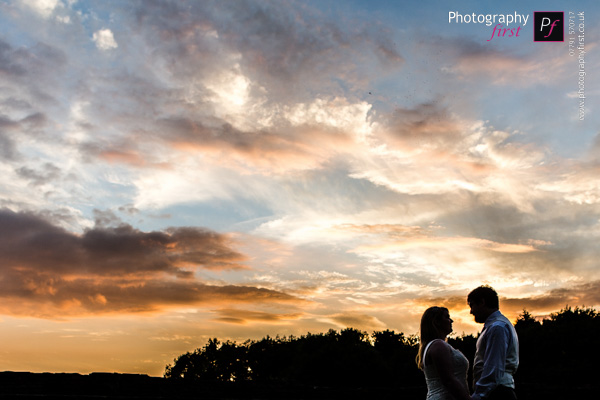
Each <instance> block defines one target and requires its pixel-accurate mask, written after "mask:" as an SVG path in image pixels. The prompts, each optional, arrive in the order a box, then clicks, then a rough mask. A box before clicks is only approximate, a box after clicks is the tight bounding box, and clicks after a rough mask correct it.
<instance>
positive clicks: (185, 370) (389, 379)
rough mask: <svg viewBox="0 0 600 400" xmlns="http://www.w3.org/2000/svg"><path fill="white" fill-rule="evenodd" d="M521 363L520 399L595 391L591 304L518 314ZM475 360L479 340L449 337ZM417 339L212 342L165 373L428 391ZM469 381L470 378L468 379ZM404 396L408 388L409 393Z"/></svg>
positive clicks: (335, 335) (339, 336)
mask: <svg viewBox="0 0 600 400" xmlns="http://www.w3.org/2000/svg"><path fill="white" fill-rule="evenodd" d="M515 329H516V330H517V334H518V335H519V343H520V358H521V359H520V365H519V369H518V371H517V374H516V375H515V379H516V381H517V392H518V393H519V394H520V395H522V396H520V397H522V398H528V399H536V398H576V397H577V396H582V395H583V396H585V395H589V394H591V393H595V390H596V389H597V388H598V384H597V383H596V377H595V373H596V372H597V370H598V369H597V361H598V359H599V358H600V346H598V337H600V315H599V314H598V312H596V311H595V310H594V309H591V308H579V307H576V308H575V309H572V308H571V307H568V306H567V307H566V308H565V309H563V310H561V311H559V312H557V313H553V314H551V315H550V316H549V317H548V318H546V319H544V320H542V321H540V320H538V319H536V318H534V317H533V316H532V315H531V314H530V313H529V312H528V311H527V310H523V313H522V314H521V315H519V317H518V319H517V321H516V324H515ZM449 342H450V344H451V345H452V346H454V347H455V348H457V349H459V350H460V351H462V352H463V354H464V355H465V356H466V357H467V358H468V359H469V360H470V362H471V363H472V361H473V357H474V354H475V345H476V342H477V337H475V336H474V335H462V336H460V337H452V338H450V339H449ZM417 347H418V339H417V337H416V336H408V337H407V336H405V335H404V333H401V332H400V333H396V332H394V331H390V330H385V331H378V332H373V334H372V335H368V334H367V333H366V332H363V331H360V330H357V329H353V328H347V329H344V330H342V331H341V332H337V331H335V330H329V331H328V332H326V333H319V334H312V333H308V334H306V335H304V336H300V337H294V336H290V337H288V338H286V337H283V338H280V337H279V336H278V337H276V338H271V337H269V336H267V337H265V338H263V339H261V340H259V341H246V342H245V343H243V344H241V345H238V344H236V343H235V342H230V341H227V342H224V343H221V342H219V340H218V339H216V338H214V339H210V340H209V341H208V343H207V344H206V345H205V346H204V347H202V348H198V349H196V350H195V351H194V352H192V353H190V352H188V353H185V354H183V355H181V356H179V357H178V358H177V359H176V360H174V363H173V365H168V366H167V368H166V370H165V377H166V378H168V379H172V380H181V381H186V380H188V381H195V382H205V383H233V382H238V383H239V382H246V383H248V384H249V383H252V384H258V385H263V386H265V385H266V386H269V387H271V386H279V387H300V386H303V387H329V388H371V389H370V390H375V389H376V388H382V387H388V388H391V387H395V388H398V387H403V388H408V387H412V388H414V390H412V391H411V393H412V394H414V395H415V396H416V397H419V396H421V397H422V395H424V390H425V381H424V379H423V374H422V372H421V371H419V370H418V368H417V367H416V365H415V361H414V359H415V355H416V353H417ZM469 379H471V377H469ZM404 393H406V391H404Z"/></svg>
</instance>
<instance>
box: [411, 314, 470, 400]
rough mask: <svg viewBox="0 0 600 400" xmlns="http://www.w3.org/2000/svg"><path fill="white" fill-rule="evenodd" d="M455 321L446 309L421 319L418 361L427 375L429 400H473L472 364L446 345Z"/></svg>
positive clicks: (425, 315)
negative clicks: (470, 387) (469, 375)
mask: <svg viewBox="0 0 600 400" xmlns="http://www.w3.org/2000/svg"><path fill="white" fill-rule="evenodd" d="M452 322H453V321H452V319H451V318H450V313H449V312H448V309H447V308H444V307H430V308H428V309H427V310H425V312H424V313H423V316H422V317H421V334H420V344H419V353H418V354H417V359H416V361H417V366H418V367H419V368H420V369H422V370H423V372H424V373H425V382H426V383H427V400H471V396H470V395H469V389H468V384H467V371H468V370H469V361H468V360H467V358H466V357H465V356H464V355H463V354H462V353H461V352H460V351H458V350H456V349H455V348H454V347H452V346H450V345H449V344H448V343H447V336H448V335H449V334H450V333H451V332H452Z"/></svg>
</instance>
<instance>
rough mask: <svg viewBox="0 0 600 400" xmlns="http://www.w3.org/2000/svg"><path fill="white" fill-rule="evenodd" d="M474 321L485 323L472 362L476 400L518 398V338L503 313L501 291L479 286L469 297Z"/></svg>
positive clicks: (509, 399)
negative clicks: (516, 376) (515, 378)
mask: <svg viewBox="0 0 600 400" xmlns="http://www.w3.org/2000/svg"><path fill="white" fill-rule="evenodd" d="M467 303H468V304H469V307H470V308H471V314H473V316H474V317H475V322H479V323H482V324H483V330H482V331H481V334H480V335H479V338H478V339H477V348H476V351H475V361H474V363H473V386H474V393H473V397H472V398H473V400H516V398H517V396H516V394H515V381H514V379H513V374H514V373H515V372H516V370H517V367H518V366H519V339H518V338H517V332H516V331H515V328H514V327H513V325H512V324H511V323H510V321H509V320H508V319H507V318H506V317H505V316H504V315H502V314H501V313H500V307H499V301H498V294H497V293H496V291H495V290H494V289H492V288H491V287H490V286H480V287H478V288H476V289H474V290H473V291H472V292H471V293H469V295H468V296H467Z"/></svg>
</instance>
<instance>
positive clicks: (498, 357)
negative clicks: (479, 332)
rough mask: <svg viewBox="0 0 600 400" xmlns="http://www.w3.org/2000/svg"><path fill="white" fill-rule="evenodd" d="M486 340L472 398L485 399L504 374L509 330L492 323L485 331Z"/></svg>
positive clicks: (475, 399)
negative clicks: (479, 374)
mask: <svg viewBox="0 0 600 400" xmlns="http://www.w3.org/2000/svg"><path fill="white" fill-rule="evenodd" d="M486 335H487V338H486V339H487V340H486V342H485V350H484V354H483V370H482V371H481V377H480V378H479V380H478V381H477V382H475V393H473V399H474V400H479V399H485V398H487V397H489V395H490V393H491V392H492V390H494V389H495V388H496V386H498V380H499V379H500V378H501V377H502V376H503V375H504V369H505V365H506V353H507V350H508V342H509V332H507V331H506V329H504V327H503V326H501V325H492V326H490V327H489V328H488V329H487V332H486Z"/></svg>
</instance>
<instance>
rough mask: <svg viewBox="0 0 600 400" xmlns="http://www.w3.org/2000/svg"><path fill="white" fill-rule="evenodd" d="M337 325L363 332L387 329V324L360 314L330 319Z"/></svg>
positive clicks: (341, 314)
mask: <svg viewBox="0 0 600 400" xmlns="http://www.w3.org/2000/svg"><path fill="white" fill-rule="evenodd" d="M329 318H330V319H331V320H332V321H334V322H335V323H336V324H339V325H341V326H344V327H349V328H356V329H363V330H369V331H370V330H378V329H384V328H387V326H386V324H384V323H383V322H381V321H379V320H378V319H377V318H375V317H373V316H370V315H366V314H359V313H356V314H355V313H351V312H346V313H340V314H335V315H332V316H330V317H329Z"/></svg>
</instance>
